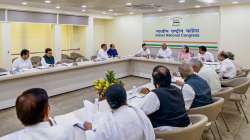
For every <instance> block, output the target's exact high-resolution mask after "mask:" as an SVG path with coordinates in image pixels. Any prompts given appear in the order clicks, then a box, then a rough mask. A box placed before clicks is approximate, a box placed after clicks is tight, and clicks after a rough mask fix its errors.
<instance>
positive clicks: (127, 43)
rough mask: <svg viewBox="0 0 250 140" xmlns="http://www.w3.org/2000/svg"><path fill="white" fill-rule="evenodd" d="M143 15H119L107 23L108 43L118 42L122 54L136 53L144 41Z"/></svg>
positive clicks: (106, 39)
mask: <svg viewBox="0 0 250 140" xmlns="http://www.w3.org/2000/svg"><path fill="white" fill-rule="evenodd" d="M142 23H143V16H142V15H132V16H119V17H117V18H115V19H113V20H107V21H106V24H105V41H106V43H114V44H116V47H117V49H118V50H119V53H120V54H121V55H123V56H124V55H131V54H134V53H135V51H136V50H138V49H140V48H141V44H142V42H143V29H142Z"/></svg>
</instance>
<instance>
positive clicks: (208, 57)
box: [198, 52, 215, 62]
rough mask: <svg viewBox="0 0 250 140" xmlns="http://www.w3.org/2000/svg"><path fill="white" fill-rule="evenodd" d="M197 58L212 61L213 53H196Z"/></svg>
mask: <svg viewBox="0 0 250 140" xmlns="http://www.w3.org/2000/svg"><path fill="white" fill-rule="evenodd" d="M198 58H199V59H200V60H201V61H203V62H214V61H215V60H214V55H213V54H212V53H211V52H206V53H205V54H200V53H199V54H198Z"/></svg>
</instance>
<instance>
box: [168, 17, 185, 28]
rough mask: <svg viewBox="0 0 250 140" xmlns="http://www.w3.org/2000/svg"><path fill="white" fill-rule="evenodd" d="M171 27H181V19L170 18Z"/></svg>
mask: <svg viewBox="0 0 250 140" xmlns="http://www.w3.org/2000/svg"><path fill="white" fill-rule="evenodd" d="M171 22H172V26H181V24H182V22H183V19H182V18H181V17H173V18H171Z"/></svg>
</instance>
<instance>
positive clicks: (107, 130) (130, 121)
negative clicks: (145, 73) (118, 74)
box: [84, 85, 155, 140]
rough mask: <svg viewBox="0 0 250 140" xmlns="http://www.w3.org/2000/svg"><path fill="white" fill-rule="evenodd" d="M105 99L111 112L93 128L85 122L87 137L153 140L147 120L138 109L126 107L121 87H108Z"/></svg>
mask: <svg viewBox="0 0 250 140" xmlns="http://www.w3.org/2000/svg"><path fill="white" fill-rule="evenodd" d="M106 98H107V102H108V104H109V106H110V107H111V109H112V111H111V112H109V113H107V114H105V116H103V117H102V121H100V122H99V123H98V124H95V125H94V126H96V127H95V128H92V124H91V123H88V122H85V124H84V128H85V129H86V130H88V131H86V133H87V135H92V138H93V139H94V140H155V135H154V130H153V127H152V125H151V123H150V121H149V119H148V118H147V116H146V115H145V114H144V113H143V112H142V111H141V110H140V109H137V108H135V107H131V106H128V105H127V93H126V91H125V89H124V88H123V87H122V86H121V85H112V86H110V87H109V88H108V89H107V92H106Z"/></svg>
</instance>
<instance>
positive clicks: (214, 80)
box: [189, 58, 221, 94]
mask: <svg viewBox="0 0 250 140" xmlns="http://www.w3.org/2000/svg"><path fill="white" fill-rule="evenodd" d="M189 63H190V64H191V65H192V67H193V70H194V72H196V73H197V74H198V75H199V76H200V77H201V78H203V79H204V80H206V81H207V83H208V85H209V86H210V88H211V91H212V94H214V93H216V92H218V91H219V90H220V89H221V82H220V78H219V75H218V74H217V73H216V71H215V70H214V69H212V68H211V67H209V66H207V65H203V64H202V62H201V61H200V60H199V59H195V58H193V59H191V60H190V61H189Z"/></svg>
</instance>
